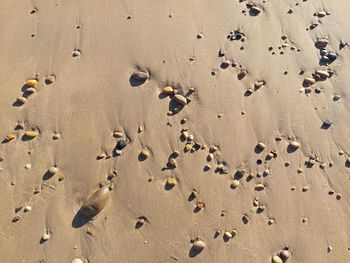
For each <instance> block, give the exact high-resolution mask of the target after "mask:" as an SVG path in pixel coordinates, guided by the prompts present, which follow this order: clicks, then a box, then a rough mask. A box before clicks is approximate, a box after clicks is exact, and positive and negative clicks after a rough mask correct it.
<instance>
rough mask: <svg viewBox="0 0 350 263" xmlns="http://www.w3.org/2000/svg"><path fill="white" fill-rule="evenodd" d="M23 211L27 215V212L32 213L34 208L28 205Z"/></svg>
mask: <svg viewBox="0 0 350 263" xmlns="http://www.w3.org/2000/svg"><path fill="white" fill-rule="evenodd" d="M23 211H24V212H25V213H26V212H30V211H32V207H31V206H30V205H27V206H26V207H25V208H24V209H23Z"/></svg>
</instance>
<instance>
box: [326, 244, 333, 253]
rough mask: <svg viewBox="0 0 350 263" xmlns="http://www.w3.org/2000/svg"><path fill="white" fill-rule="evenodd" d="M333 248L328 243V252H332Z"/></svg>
mask: <svg viewBox="0 0 350 263" xmlns="http://www.w3.org/2000/svg"><path fill="white" fill-rule="evenodd" d="M332 250H333V248H332V247H331V246H330V245H328V246H327V252H328V253H330V252H332Z"/></svg>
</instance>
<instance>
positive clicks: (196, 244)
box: [192, 240, 206, 252]
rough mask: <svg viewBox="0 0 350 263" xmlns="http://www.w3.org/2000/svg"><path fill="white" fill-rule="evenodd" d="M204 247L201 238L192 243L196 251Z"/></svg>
mask: <svg viewBox="0 0 350 263" xmlns="http://www.w3.org/2000/svg"><path fill="white" fill-rule="evenodd" d="M205 248H206V244H205V243H204V241H202V240H197V241H196V242H194V244H193V246H192V249H193V250H195V251H197V252H200V251H202V250H203V249H205Z"/></svg>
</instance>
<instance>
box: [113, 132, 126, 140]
mask: <svg viewBox="0 0 350 263" xmlns="http://www.w3.org/2000/svg"><path fill="white" fill-rule="evenodd" d="M123 136H124V134H123V132H121V131H115V132H113V137H114V138H119V139H120V138H123Z"/></svg>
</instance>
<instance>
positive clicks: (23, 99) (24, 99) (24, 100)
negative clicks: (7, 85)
mask: <svg viewBox="0 0 350 263" xmlns="http://www.w3.org/2000/svg"><path fill="white" fill-rule="evenodd" d="M26 101H27V99H26V98H25V97H18V98H17V103H19V104H24V103H26Z"/></svg>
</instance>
